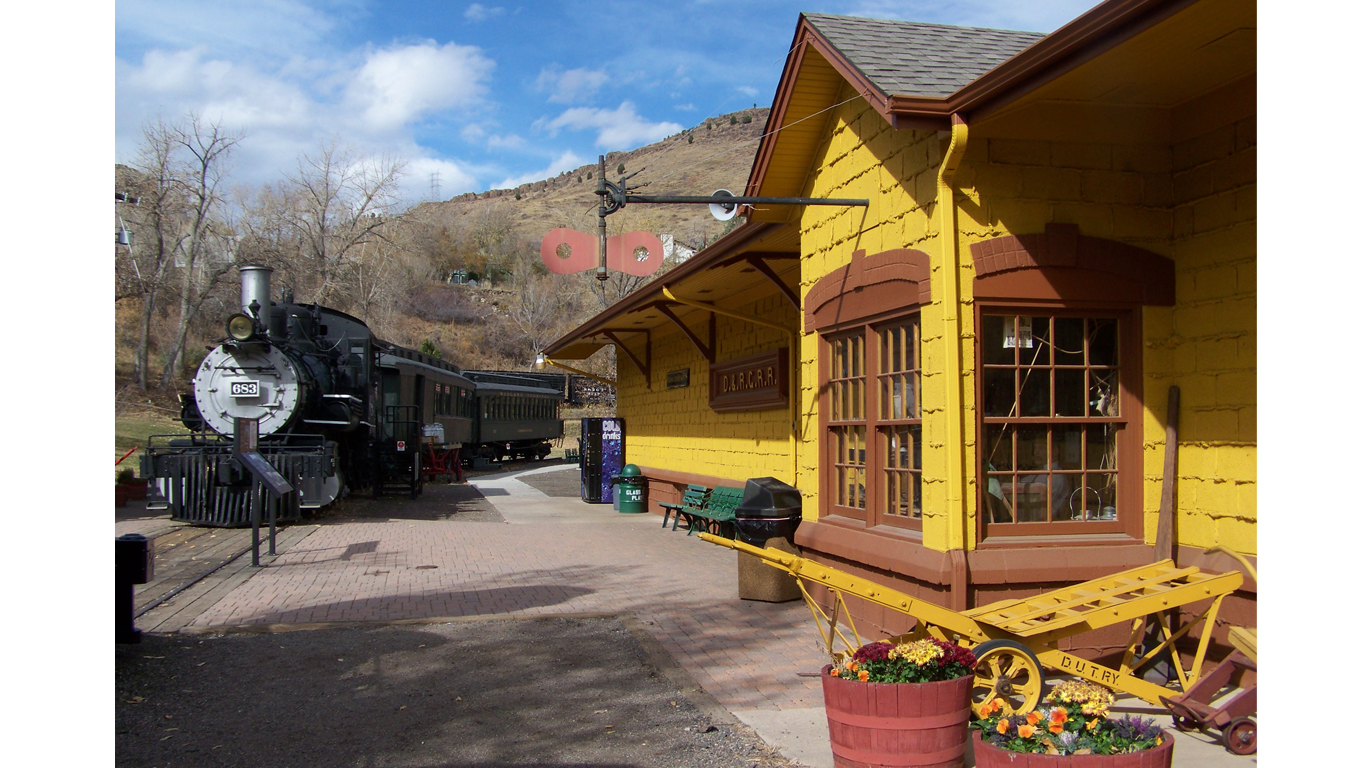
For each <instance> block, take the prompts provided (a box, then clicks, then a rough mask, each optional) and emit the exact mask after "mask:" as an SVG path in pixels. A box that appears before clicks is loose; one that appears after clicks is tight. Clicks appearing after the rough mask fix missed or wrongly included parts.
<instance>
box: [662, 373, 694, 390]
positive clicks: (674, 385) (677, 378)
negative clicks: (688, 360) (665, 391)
mask: <svg viewBox="0 0 1366 768" xmlns="http://www.w3.org/2000/svg"><path fill="white" fill-rule="evenodd" d="M691 372H692V371H691V370H690V369H688V368H683V369H681V370H677V371H669V375H668V376H667V377H665V379H664V381H665V383H666V385H667V386H668V388H669V389H683V388H684V387H686V386H688V379H689V378H691V377H690V376H689V374H690V373H691Z"/></svg>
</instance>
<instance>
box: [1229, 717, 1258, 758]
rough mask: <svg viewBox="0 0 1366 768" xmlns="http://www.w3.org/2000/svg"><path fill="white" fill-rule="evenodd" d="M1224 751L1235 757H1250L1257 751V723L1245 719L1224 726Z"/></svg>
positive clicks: (1241, 718)
mask: <svg viewBox="0 0 1366 768" xmlns="http://www.w3.org/2000/svg"><path fill="white" fill-rule="evenodd" d="M1224 749H1227V750H1228V751H1230V752H1232V753H1233V754H1235V755H1250V754H1252V753H1254V752H1256V751H1257V722H1256V721H1255V720H1251V719H1249V718H1246V717H1240V718H1238V719H1237V720H1234V721H1233V722H1231V723H1229V724H1228V725H1226V726H1224Z"/></svg>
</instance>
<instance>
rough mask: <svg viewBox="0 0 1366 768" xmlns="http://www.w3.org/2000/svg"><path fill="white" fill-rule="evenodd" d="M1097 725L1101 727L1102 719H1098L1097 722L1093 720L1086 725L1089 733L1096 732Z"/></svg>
mask: <svg viewBox="0 0 1366 768" xmlns="http://www.w3.org/2000/svg"><path fill="white" fill-rule="evenodd" d="M1097 725H1100V718H1099V717H1097V718H1096V719H1095V720H1091V721H1090V722H1088V723H1087V724H1086V730H1088V731H1094V730H1095V729H1096V726H1097Z"/></svg>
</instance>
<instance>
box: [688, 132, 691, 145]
mask: <svg viewBox="0 0 1366 768" xmlns="http://www.w3.org/2000/svg"><path fill="white" fill-rule="evenodd" d="M688 143H689V144H691V143H692V134H691V133H690V134H688Z"/></svg>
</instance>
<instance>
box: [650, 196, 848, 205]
mask: <svg viewBox="0 0 1366 768" xmlns="http://www.w3.org/2000/svg"><path fill="white" fill-rule="evenodd" d="M626 202H628V203H698V204H708V205H710V204H711V203H719V204H724V205H731V204H735V205H853V206H866V205H868V200H867V198H834V197H759V196H754V195H748V196H744V195H733V196H731V197H724V196H722V197H716V196H714V195H706V196H702V195H627V196H626Z"/></svg>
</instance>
